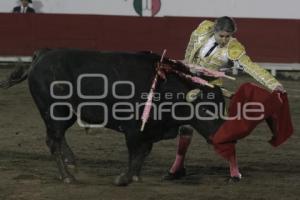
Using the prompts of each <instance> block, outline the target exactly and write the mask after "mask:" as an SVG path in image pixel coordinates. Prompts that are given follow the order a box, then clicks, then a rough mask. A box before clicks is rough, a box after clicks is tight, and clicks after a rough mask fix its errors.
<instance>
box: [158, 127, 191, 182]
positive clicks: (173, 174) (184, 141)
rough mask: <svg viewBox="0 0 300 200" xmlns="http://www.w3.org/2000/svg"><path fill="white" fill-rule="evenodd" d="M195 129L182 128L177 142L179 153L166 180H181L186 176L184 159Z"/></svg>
mask: <svg viewBox="0 0 300 200" xmlns="http://www.w3.org/2000/svg"><path fill="white" fill-rule="evenodd" d="M192 136H193V129H192V128H191V127H190V126H187V125H185V126H181V127H180V128H179V136H178V141H177V152H176V157H175V161H174V163H173V165H172V167H171V169H170V170H169V172H168V174H167V175H165V176H164V177H163V179H164V180H174V179H180V178H181V177H183V176H185V173H186V172H185V168H184V159H185V154H186V152H187V149H188V147H189V145H190V143H191V140H192Z"/></svg>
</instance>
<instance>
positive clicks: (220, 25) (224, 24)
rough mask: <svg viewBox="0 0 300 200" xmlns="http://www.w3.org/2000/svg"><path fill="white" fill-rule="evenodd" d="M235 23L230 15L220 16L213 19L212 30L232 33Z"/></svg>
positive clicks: (234, 29)
mask: <svg viewBox="0 0 300 200" xmlns="http://www.w3.org/2000/svg"><path fill="white" fill-rule="evenodd" d="M236 29H237V28H236V23H235V21H234V20H233V19H232V18H231V17H227V16H224V17H220V18H218V19H216V21H215V27H214V31H215V32H219V31H226V32H229V33H234V32H235V31H236Z"/></svg>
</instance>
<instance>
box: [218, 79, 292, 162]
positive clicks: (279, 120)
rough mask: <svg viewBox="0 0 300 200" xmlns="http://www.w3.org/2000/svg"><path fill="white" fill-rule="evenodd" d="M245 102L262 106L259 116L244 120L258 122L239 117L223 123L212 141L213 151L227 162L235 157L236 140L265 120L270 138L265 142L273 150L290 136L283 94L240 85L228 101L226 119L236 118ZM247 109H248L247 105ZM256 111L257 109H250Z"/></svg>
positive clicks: (286, 103)
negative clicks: (269, 131) (267, 142)
mask: <svg viewBox="0 0 300 200" xmlns="http://www.w3.org/2000/svg"><path fill="white" fill-rule="evenodd" d="M249 102H259V103H261V104H262V105H263V107H264V109H263V112H261V111H260V112H253V111H252V112H251V113H250V114H247V116H250V117H251V118H253V117H256V118H257V117H258V116H261V118H260V119H256V120H253V119H245V118H247V117H244V116H241V117H240V119H239V118H235V119H232V120H226V121H225V122H224V124H223V125H222V126H221V127H220V128H219V129H218V131H217V132H216V133H215V134H214V136H213V137H212V143H213V145H214V149H215V151H216V152H217V153H218V154H219V155H221V156H222V157H224V158H225V159H227V160H229V158H230V157H231V156H233V155H235V143H236V140H238V139H241V138H244V137H246V136H247V135H249V134H250V133H251V131H252V130H253V129H254V128H255V127H256V126H257V125H258V124H259V123H260V122H262V121H263V120H266V122H267V124H268V126H269V127H270V129H271V131H272V133H273V137H272V139H271V140H270V141H269V142H270V144H271V145H273V146H274V147H276V146H278V145H280V144H282V143H283V142H284V141H286V140H287V139H288V138H289V137H290V136H291V135H292V133H293V125H292V120H291V116H290V111H289V103H288V98H287V94H286V93H280V92H272V93H270V92H269V91H267V90H265V89H263V88H261V87H259V86H257V85H255V84H252V83H245V84H243V85H242V86H241V87H240V88H239V89H238V91H237V92H236V93H235V95H234V96H233V98H232V99H231V101H230V104H229V108H228V116H229V117H233V116H237V113H238V112H239V108H241V107H242V108H243V106H244V105H246V104H247V103H249ZM248 108H251V105H250V106H249V104H248ZM252 108H253V109H256V108H257V106H252Z"/></svg>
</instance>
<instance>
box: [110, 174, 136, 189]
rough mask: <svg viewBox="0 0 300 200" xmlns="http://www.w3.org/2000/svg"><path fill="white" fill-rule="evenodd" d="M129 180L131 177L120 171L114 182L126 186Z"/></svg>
mask: <svg viewBox="0 0 300 200" xmlns="http://www.w3.org/2000/svg"><path fill="white" fill-rule="evenodd" d="M131 181H132V179H130V178H129V177H128V175H127V174H125V173H122V174H121V175H119V176H117V178H116V179H115V181H114V184H115V185H116V186H127V185H128V184H129V183H131Z"/></svg>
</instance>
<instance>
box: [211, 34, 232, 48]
mask: <svg viewBox="0 0 300 200" xmlns="http://www.w3.org/2000/svg"><path fill="white" fill-rule="evenodd" d="M214 37H215V40H216V42H217V43H218V44H219V46H220V47H224V46H226V45H227V44H228V42H229V40H230V38H231V37H232V33H230V32H227V31H218V32H215V33H214Z"/></svg>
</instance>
